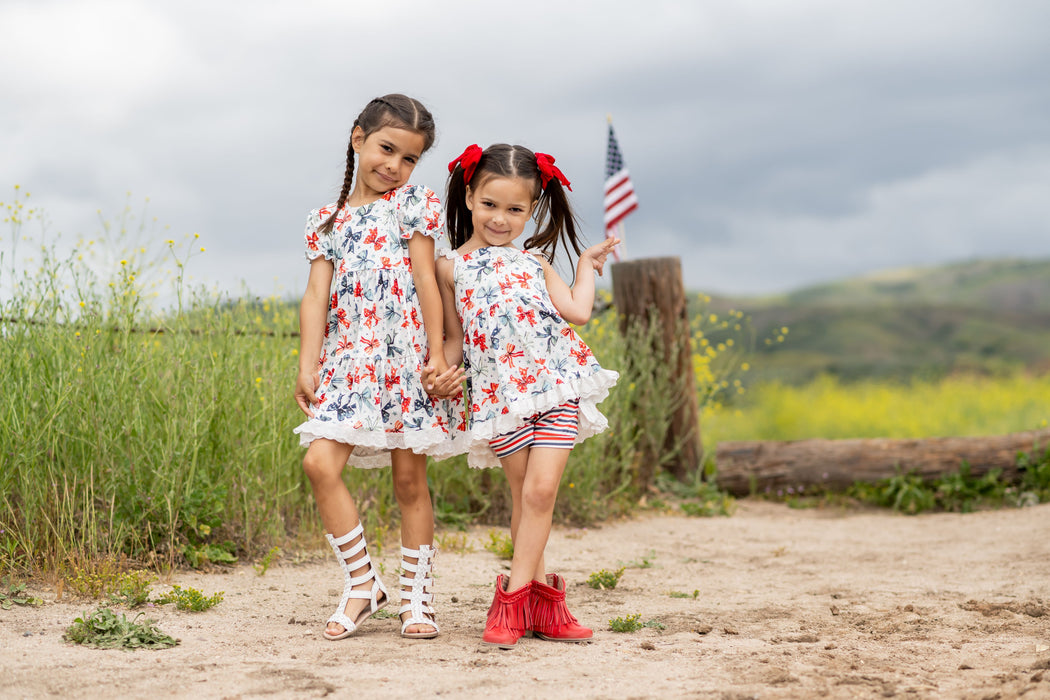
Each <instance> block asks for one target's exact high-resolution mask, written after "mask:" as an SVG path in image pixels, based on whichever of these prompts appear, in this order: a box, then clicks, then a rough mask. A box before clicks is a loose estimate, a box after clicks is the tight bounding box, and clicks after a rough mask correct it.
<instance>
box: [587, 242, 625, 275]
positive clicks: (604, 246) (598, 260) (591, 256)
mask: <svg viewBox="0 0 1050 700" xmlns="http://www.w3.org/2000/svg"><path fill="white" fill-rule="evenodd" d="M619 244H620V239H619V238H615V237H613V238H606V239H605V240H604V241H602V242H601V243H598V244H596V245H592V246H591V247H590V248H588V249H587V250H585V251H583V253H582V254H581V255H580V260H590V262H591V265H593V266H594V269H595V270H597V271H598V276H599V277H600V276H601V274H602V269H603V268H604V267H605V259H606V258H607V257H609V253H611V252H612V250H613V248H615V247H616V246H618V245H619Z"/></svg>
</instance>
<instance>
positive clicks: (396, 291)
mask: <svg viewBox="0 0 1050 700" xmlns="http://www.w3.org/2000/svg"><path fill="white" fill-rule="evenodd" d="M390 293H391V294H393V295H394V298H395V299H397V300H398V301H399V302H402V303H404V301H405V290H403V289H401V285H399V284H398V283H397V280H396V279H395V280H394V283H393V284H392V285H390Z"/></svg>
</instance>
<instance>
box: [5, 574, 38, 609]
mask: <svg viewBox="0 0 1050 700" xmlns="http://www.w3.org/2000/svg"><path fill="white" fill-rule="evenodd" d="M43 602H44V601H42V600H40V599H39V598H34V597H33V596H31V595H29V594H28V593H26V585H25V584H24V583H12V582H11V579H10V578H6V579H4V585H3V588H0V608H3V609H4V610H10V609H11V606H13V605H41V604H43Z"/></svg>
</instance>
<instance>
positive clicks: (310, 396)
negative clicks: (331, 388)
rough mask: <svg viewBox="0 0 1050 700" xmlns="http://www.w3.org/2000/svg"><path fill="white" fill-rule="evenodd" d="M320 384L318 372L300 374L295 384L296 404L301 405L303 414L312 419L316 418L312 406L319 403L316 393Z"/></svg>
mask: <svg viewBox="0 0 1050 700" xmlns="http://www.w3.org/2000/svg"><path fill="white" fill-rule="evenodd" d="M320 383H321V379H320V377H318V375H317V373H316V372H300V373H299V378H298V379H297V380H296V382H295V402H296V403H297V404H299V408H301V409H302V411H303V413H305V414H306V415H307V416H309V417H310V418H313V417H314V412H313V410H312V409H311V408H310V406H311V405H313V404H316V403H317V396H316V394H315V392H316V391H317V387H318V385H319V384H320Z"/></svg>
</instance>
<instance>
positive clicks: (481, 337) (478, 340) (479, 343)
mask: <svg viewBox="0 0 1050 700" xmlns="http://www.w3.org/2000/svg"><path fill="white" fill-rule="evenodd" d="M470 344H471V345H473V346H474V347H476V348H477V349H478V350H480V351H481V352H485V351H486V350H488V345H487V344H486V343H485V334H484V333H482V332H481V331H474V335H473V337H472V338H471V343H470Z"/></svg>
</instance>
